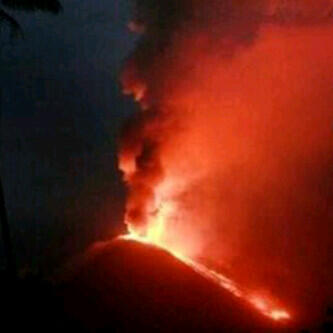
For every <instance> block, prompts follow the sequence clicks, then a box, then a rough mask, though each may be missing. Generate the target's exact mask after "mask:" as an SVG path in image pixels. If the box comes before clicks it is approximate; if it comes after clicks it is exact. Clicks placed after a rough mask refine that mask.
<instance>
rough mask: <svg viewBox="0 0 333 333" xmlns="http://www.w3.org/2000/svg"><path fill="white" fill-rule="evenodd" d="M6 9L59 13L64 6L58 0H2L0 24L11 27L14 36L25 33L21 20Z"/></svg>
mask: <svg viewBox="0 0 333 333" xmlns="http://www.w3.org/2000/svg"><path fill="white" fill-rule="evenodd" d="M6 9H10V10H21V11H38V10H39V11H44V12H49V13H52V14H58V13H59V12H60V11H61V10H62V6H61V4H60V2H59V1H58V0H1V7H0V24H3V25H6V26H8V27H9V28H10V31H11V34H12V36H13V37H18V36H22V35H23V30H22V28H21V26H20V24H19V22H18V21H17V20H16V18H14V17H13V16H12V15H10V14H9V13H8V12H7V11H6Z"/></svg>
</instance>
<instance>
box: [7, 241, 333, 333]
mask: <svg viewBox="0 0 333 333" xmlns="http://www.w3.org/2000/svg"><path fill="white" fill-rule="evenodd" d="M1 285H2V292H1V300H2V305H3V306H4V307H3V309H4V310H2V316H1V317H2V327H3V328H4V327H6V329H4V330H3V329H2V331H3V332H21V331H23V330H25V331H26V330H29V331H32V332H48V333H50V332H51V333H52V332H141V331H145V332H294V331H295V332H301V329H295V328H294V329H291V328H287V327H283V325H281V324H279V325H277V324H276V323H275V324H274V323H272V322H271V321H270V320H268V319H266V318H263V317H262V316H261V315H259V314H258V313H257V312H256V311H253V309H252V308H250V307H248V306H247V305H246V304H242V303H241V302H240V301H239V300H238V299H235V298H234V297H233V296H231V295H230V294H229V293H228V292H227V291H224V290H222V289H221V288H219V287H217V286H216V285H215V284H213V283H211V282H209V281H207V280H206V279H204V278H202V277H201V276H199V275H198V274H197V273H195V272H193V271H192V269H190V268H189V267H187V266H186V265H184V264H183V263H181V262H179V261H178V260H177V259H175V258H174V257H172V256H171V255H169V254H168V253H166V252H164V251H162V250H160V249H157V248H154V247H151V246H148V245H145V244H141V243H137V242H133V241H124V240H116V241H112V242H109V243H103V244H99V245H95V246H94V248H92V249H91V250H90V251H89V252H88V253H87V254H86V256H85V257H84V258H83V259H82V260H81V263H76V264H75V266H73V267H72V272H71V274H70V276H67V278H66V280H65V282H62V283H58V284H52V283H50V282H43V281H42V280H41V279H38V278H36V277H35V278H25V279H21V280H18V281H16V282H12V281H9V280H6V278H5V277H3V278H2V284H1ZM331 329H332V326H331V325H330V323H329V322H326V323H325V324H323V325H321V327H318V328H317V329H316V330H315V332H331ZM332 331H333V330H332ZM302 332H307V331H306V330H304V331H302Z"/></svg>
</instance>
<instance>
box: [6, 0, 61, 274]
mask: <svg viewBox="0 0 333 333" xmlns="http://www.w3.org/2000/svg"><path fill="white" fill-rule="evenodd" d="M0 4H1V7H0V28H1V25H6V26H8V27H9V29H10V31H11V35H12V36H13V37H15V36H23V31H22V28H21V26H20V24H19V22H18V21H17V20H16V19H15V18H14V17H13V16H12V15H10V14H9V13H7V12H6V10H5V9H6V8H8V9H10V10H20V11H45V12H49V13H52V14H58V13H59V12H60V11H61V10H62V6H61V4H60V2H59V1H58V0H1V2H0ZM0 105H1V95H0ZM0 119H1V107H0ZM0 222H1V233H2V239H3V244H4V251H5V256H6V261H7V270H8V273H9V275H10V276H11V277H12V278H13V277H15V275H16V272H15V259H14V256H13V251H12V245H11V235H10V228H9V223H8V218H7V211H6V203H5V196H4V189H3V185H2V181H1V177H0Z"/></svg>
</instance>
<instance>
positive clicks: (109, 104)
mask: <svg viewBox="0 0 333 333" xmlns="http://www.w3.org/2000/svg"><path fill="white" fill-rule="evenodd" d="M61 2H62V5H63V7H64V11H63V12H62V13H61V14H60V15H58V16H53V15H50V14H46V13H40V12H36V13H31V12H29V13H18V12H11V13H12V14H13V16H15V18H16V19H17V20H18V21H19V22H20V24H21V25H22V28H23V30H24V34H25V38H24V39H17V40H14V41H12V42H11V43H5V42H4V40H5V37H4V36H3V35H2V36H1V38H2V43H1V51H0V52H1V53H0V55H1V62H0V66H1V92H2V98H1V104H2V105H1V106H2V129H1V130H2V132H1V162H2V164H1V176H2V179H3V182H4V187H5V194H6V201H7V207H8V212H9V218H10V222H11V225H12V233H13V238H14V241H15V250H16V254H17V256H18V258H19V262H20V266H21V267H37V266H39V265H43V263H45V262H47V263H48V264H50V262H53V260H57V259H59V258H62V257H63V256H66V255H68V254H71V253H75V252H76V251H79V250H81V249H82V248H84V247H85V246H86V245H87V244H89V243H90V242H91V241H94V240H97V239H101V238H105V237H108V236H109V235H110V234H112V233H115V232H117V231H118V230H119V228H121V216H122V207H123V201H124V188H123V185H122V182H121V178H120V175H119V173H118V172H117V170H116V139H117V135H118V134H119V129H120V127H121V124H122V122H123V121H124V119H126V117H127V116H128V115H129V114H130V113H131V112H133V110H134V105H133V104H132V103H131V101H130V100H129V99H127V98H124V97H123V96H122V95H121V92H120V88H119V82H118V76H119V72H120V70H121V66H122V63H123V61H124V59H126V56H127V55H128V54H129V53H130V51H131V50H132V49H133V47H134V44H135V36H134V35H131V34H130V33H129V32H128V31H127V29H126V24H127V22H128V20H129V18H130V14H131V13H130V5H129V1H126V0H113V1H107V0H100V1H96V0H66V1H61Z"/></svg>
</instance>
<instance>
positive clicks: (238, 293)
mask: <svg viewBox="0 0 333 333" xmlns="http://www.w3.org/2000/svg"><path fill="white" fill-rule="evenodd" d="M120 238H121V239H126V240H133V241H137V242H141V243H145V244H150V245H153V246H156V247H159V248H162V249H164V250H165V251H167V252H168V253H170V254H172V255H173V256H174V257H176V258H177V259H179V260H180V261H182V262H183V263H185V264H186V265H187V266H189V267H191V268H192V269H193V270H194V271H195V272H197V273H198V274H200V275H201V276H203V277H205V278H206V279H208V280H210V281H213V282H214V283H216V284H217V285H219V286H220V287H222V288H224V289H226V290H228V291H229V292H230V293H231V294H233V295H234V296H235V297H238V298H241V299H243V300H245V301H246V302H247V303H249V304H251V305H252V306H253V307H254V308H255V309H256V310H257V311H259V312H260V313H261V314H262V315H264V316H266V317H268V318H270V319H272V320H274V321H283V320H289V319H290V318H291V316H290V314H289V312H288V311H286V310H284V309H282V308H279V307H277V306H276V305H275V304H274V302H273V301H272V300H270V299H268V298H265V297H262V296H260V295H254V294H252V293H250V292H248V291H246V290H245V289H243V288H241V287H240V286H239V285H237V283H236V282H234V281H233V280H231V279H230V278H228V277H226V276H224V275H223V274H221V273H218V272H216V271H214V270H212V269H209V268H208V267H206V266H205V265H203V264H201V263H198V262H195V261H194V260H192V259H190V258H188V257H186V256H184V255H182V254H181V253H179V252H177V251H173V250H172V249H169V248H167V247H165V246H163V244H160V243H158V242H154V240H152V239H150V238H149V237H143V236H139V235H137V234H135V233H133V232H130V233H129V234H127V235H124V236H120Z"/></svg>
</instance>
